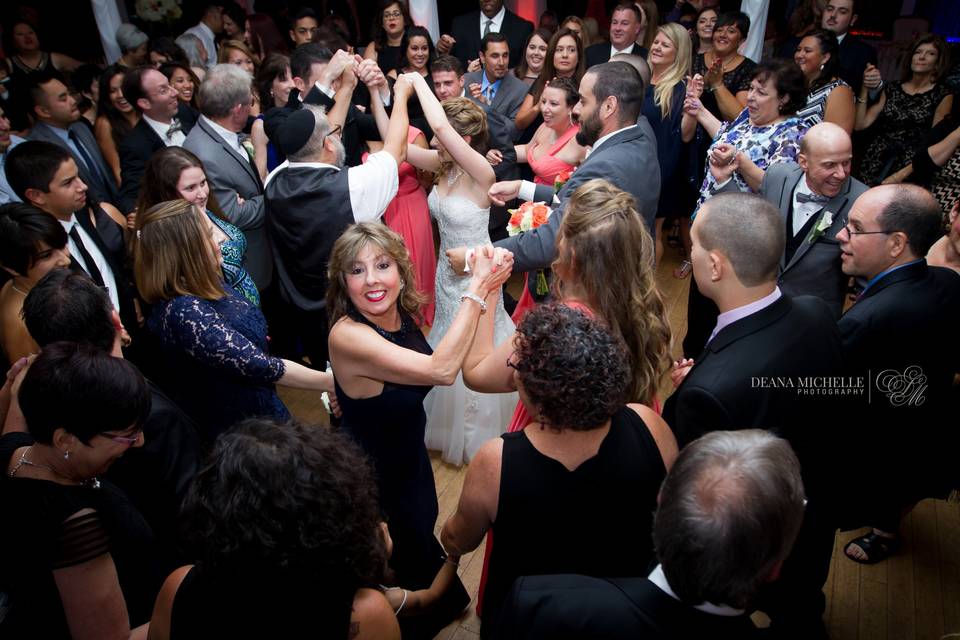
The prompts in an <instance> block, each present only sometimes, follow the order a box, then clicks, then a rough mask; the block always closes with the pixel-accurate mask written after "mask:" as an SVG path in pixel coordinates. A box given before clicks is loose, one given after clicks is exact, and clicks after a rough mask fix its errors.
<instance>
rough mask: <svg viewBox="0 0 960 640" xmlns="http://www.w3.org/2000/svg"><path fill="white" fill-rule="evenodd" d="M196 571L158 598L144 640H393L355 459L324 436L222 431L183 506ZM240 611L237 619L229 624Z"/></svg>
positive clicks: (372, 493) (368, 500) (376, 539)
mask: <svg viewBox="0 0 960 640" xmlns="http://www.w3.org/2000/svg"><path fill="white" fill-rule="evenodd" d="M183 522H184V525H185V529H186V531H187V536H188V538H190V539H191V540H192V542H193V545H194V547H195V549H196V551H197V556H196V557H197V558H198V562H197V564H195V565H188V566H184V567H180V568H179V569H177V570H176V571H174V572H173V573H172V574H171V575H170V577H168V578H167V581H166V582H165V583H164V585H163V588H162V590H161V592H160V595H159V597H158V598H157V603H156V606H155V608H154V612H153V618H152V620H151V623H150V636H151V638H159V639H166V638H201V637H203V638H213V637H237V638H239V637H247V638H275V637H295V636H300V635H302V634H303V633H304V630H305V629H309V630H310V634H311V635H314V636H316V637H323V638H344V639H346V638H399V637H400V629H399V627H398V626H397V621H396V619H395V618H394V615H393V609H392V607H391V606H390V604H389V603H388V602H387V600H386V598H385V597H384V596H383V594H382V593H380V592H379V591H377V590H376V588H375V587H376V585H377V584H378V583H379V582H381V581H382V580H383V570H384V567H385V564H386V557H387V548H386V544H385V540H384V537H383V535H382V532H381V528H380V525H379V523H380V514H379V509H378V507H377V489H376V484H375V482H374V478H373V473H372V471H371V469H370V466H369V465H368V464H367V461H366V460H365V459H364V457H363V454H362V453H361V452H360V451H359V450H358V449H357V447H356V445H354V444H353V443H352V442H350V441H349V439H348V438H347V437H346V436H344V435H342V434H340V433H338V432H336V431H331V430H330V429H325V428H322V427H317V426H306V425H300V424H296V423H290V424H282V425H281V424H278V423H276V422H272V421H270V420H265V419H252V420H247V421H245V422H241V423H240V424H238V425H237V426H236V427H234V428H233V429H232V430H230V431H229V432H227V433H225V434H224V435H223V436H221V437H220V438H219V439H218V440H217V443H216V445H215V446H214V449H213V453H212V454H211V457H210V460H209V462H208V464H207V465H206V467H205V468H203V469H202V470H201V471H200V473H199V474H197V477H196V479H195V481H194V483H193V486H192V487H191V488H190V492H189V493H188V494H187V497H186V499H185V501H184V505H183ZM237 612H243V615H237Z"/></svg>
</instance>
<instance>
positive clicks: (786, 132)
mask: <svg viewBox="0 0 960 640" xmlns="http://www.w3.org/2000/svg"><path fill="white" fill-rule="evenodd" d="M749 116H750V112H749V111H747V110H746V109H744V110H743V111H742V112H740V115H739V116H737V119H736V120H734V121H733V122H724V123H723V124H722V125H720V130H719V131H717V136H716V137H715V138H714V139H713V144H711V145H710V151H712V150H713V148H714V147H716V146H717V145H718V144H720V143H726V144H730V145H733V146H734V147H736V149H737V151H742V152H743V153H745V154H746V155H747V157H748V158H750V160H752V161H753V163H754V164H755V165H757V167H758V168H760V169H763V170H766V169H767V167H769V166H770V165H772V164H774V163H776V162H796V159H797V153H799V152H800V140H801V139H802V138H803V135H804V134H805V133H806V132H807V126H806V125H805V124H803V122H802V121H801V120H800V119H799V118H796V117H789V118H785V119H784V120H781V121H780V122H775V123H773V124H768V125H766V126H762V127H757V126H754V125H752V124H750V117H749ZM708 153H709V151H708ZM733 180H734V181H735V182H736V185H737V188H738V189H739V190H740V191H751V189H750V187H749V185H747V182H746V181H745V180H744V179H743V176H741V175H740V173H739V172H735V173H734V174H733ZM716 188H717V181H716V179H715V178H714V177H713V174H712V173H710V167H709V166H708V167H707V170H706V175H705V176H704V178H703V185H702V186H701V187H700V200H699V201H698V202H697V208H698V209H699V208H700V205H701V204H703V201H704V200H706V199H707V198H709V197H710V196H712V195H713V194H714V193H715V192H716Z"/></svg>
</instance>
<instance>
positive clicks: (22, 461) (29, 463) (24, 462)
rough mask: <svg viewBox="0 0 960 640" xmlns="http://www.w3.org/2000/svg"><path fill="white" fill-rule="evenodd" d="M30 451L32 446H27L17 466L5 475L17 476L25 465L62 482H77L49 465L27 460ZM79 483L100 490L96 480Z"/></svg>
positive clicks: (91, 479) (98, 482)
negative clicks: (55, 477) (41, 470)
mask: <svg viewBox="0 0 960 640" xmlns="http://www.w3.org/2000/svg"><path fill="white" fill-rule="evenodd" d="M31 449H33V446H32V445H31V446H29V447H27V448H26V449H24V451H23V453H21V454H20V459H19V460H18V461H17V464H15V465H14V466H13V469H11V470H10V472H9V473H8V474H7V475H8V476H9V477H11V478H12V477H14V476H15V475H17V471H19V470H20V467H22V466H23V465H27V466H28V467H37V468H39V469H46V470H47V471H49V472H50V473H52V474H53V475H55V476H60V477H61V478H63V479H64V480H70V481H71V482H77V481H76V480H73V478H68V477H67V476H65V475H63V474H62V473H60V472H59V471H57V470H56V469H54V468H53V467H51V466H49V465H46V464H41V463H39V462H34V461H33V460H28V459H27V452H28V451H30V450H31ZM79 483H80V486H82V487H86V488H88V489H99V488H100V481H99V480H97V479H96V478H90V479H88V480H80V481H79Z"/></svg>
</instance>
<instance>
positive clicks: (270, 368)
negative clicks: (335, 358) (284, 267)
mask: <svg viewBox="0 0 960 640" xmlns="http://www.w3.org/2000/svg"><path fill="white" fill-rule="evenodd" d="M222 260H223V258H222V256H221V254H220V247H219V246H218V245H217V243H216V241H215V240H214V238H213V236H212V234H211V226H210V224H209V223H208V221H207V219H206V215H205V213H203V212H201V211H199V210H198V209H197V206H196V205H195V204H194V203H192V202H187V201H186V200H168V201H166V202H161V203H159V204H156V205H154V206H152V207H150V208H149V209H147V210H146V211H142V212H139V213H138V214H137V221H136V233H135V235H134V238H133V270H134V276H135V278H136V282H137V289H138V291H139V292H140V296H141V297H142V298H143V300H144V301H145V302H146V303H148V304H149V305H151V309H150V311H149V315H148V318H147V329H148V330H149V331H150V332H151V333H152V334H153V336H154V337H155V339H156V341H157V342H158V344H159V350H160V352H161V353H162V355H163V357H164V360H165V362H164V363H163V364H164V365H165V366H164V369H165V372H164V373H165V376H164V377H165V378H166V379H164V380H163V383H164V384H163V388H164V389H165V390H166V391H167V392H168V393H169V394H170V395H171V397H172V398H173V400H174V401H175V402H176V403H177V404H178V405H180V407H182V408H183V409H184V410H185V411H186V412H187V413H188V414H190V415H191V417H193V418H194V420H195V421H196V423H197V424H198V425H200V426H201V431H202V435H203V436H204V437H205V439H206V441H207V442H208V443H211V442H213V440H215V439H216V437H217V435H219V434H220V433H221V432H222V431H224V430H225V429H227V428H228V427H230V426H231V425H233V424H234V423H236V422H238V421H240V420H242V419H245V418H249V417H254V416H268V417H273V418H276V419H278V420H287V419H289V418H290V413H289V412H288V411H287V408H286V407H285V406H284V405H283V403H282V402H281V401H280V398H279V397H278V396H277V393H276V389H275V386H274V385H275V384H280V385H284V386H289V387H294V388H298V389H315V390H317V391H327V392H332V391H333V377H332V376H331V375H330V374H329V373H324V372H320V371H314V370H313V369H308V368H307V367H304V366H303V365H300V364H297V363H295V362H291V361H289V360H282V359H280V358H275V357H273V356H271V355H270V354H269V353H268V351H267V323H266V320H264V318H263V314H262V313H261V312H260V309H258V308H257V307H256V306H255V305H253V304H251V303H250V302H249V301H247V300H246V299H245V298H244V297H243V296H241V295H240V294H238V293H237V292H236V291H235V290H234V289H233V288H232V287H230V286H229V285H227V284H225V283H224V282H223V272H222V270H221V264H222Z"/></svg>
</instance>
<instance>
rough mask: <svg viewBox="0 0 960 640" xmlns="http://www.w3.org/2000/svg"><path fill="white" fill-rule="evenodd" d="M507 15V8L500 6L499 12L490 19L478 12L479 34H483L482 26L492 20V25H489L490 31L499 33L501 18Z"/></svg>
mask: <svg viewBox="0 0 960 640" xmlns="http://www.w3.org/2000/svg"><path fill="white" fill-rule="evenodd" d="M505 15H507V7H506V6H501V7H500V11H498V12H497V15H495V16H493V17H492V18H487V16H485V15H484V14H483V11H481V12H480V33H483V25H484V24H486V22H487V20H492V21H493V24H491V25H490V31H497V32H499V31H500V25H502V24H503V17H504V16H505Z"/></svg>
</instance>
